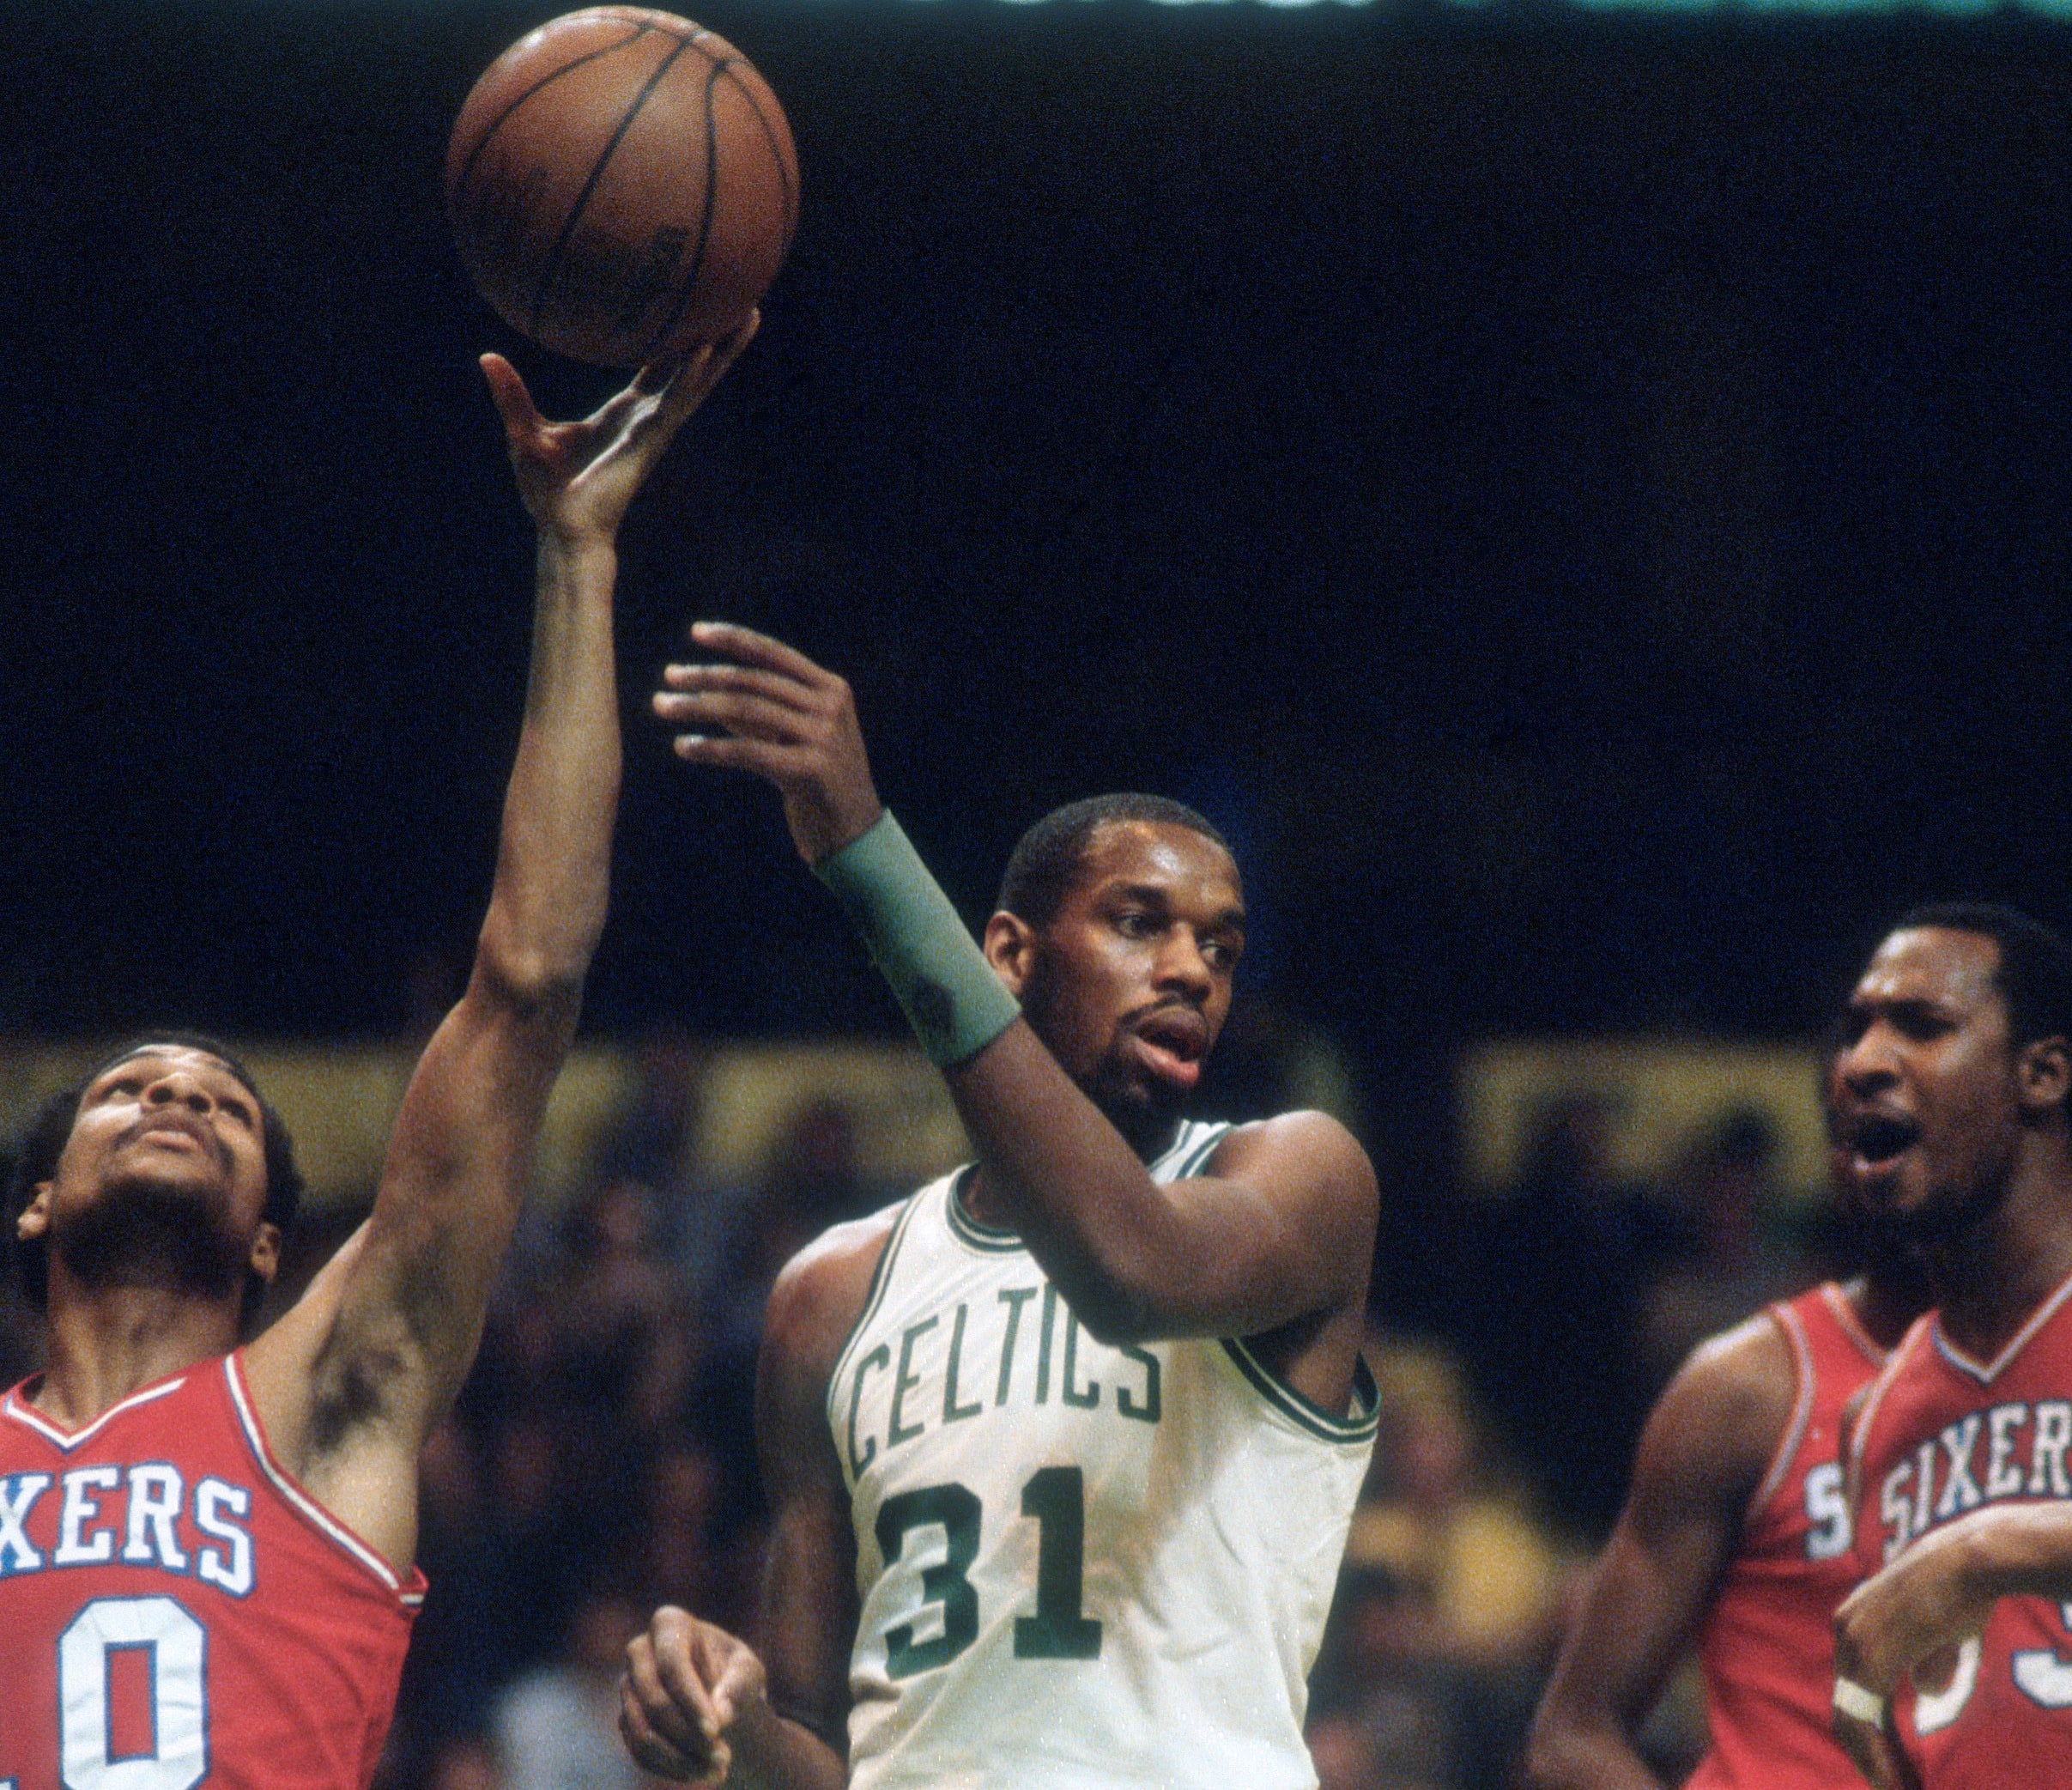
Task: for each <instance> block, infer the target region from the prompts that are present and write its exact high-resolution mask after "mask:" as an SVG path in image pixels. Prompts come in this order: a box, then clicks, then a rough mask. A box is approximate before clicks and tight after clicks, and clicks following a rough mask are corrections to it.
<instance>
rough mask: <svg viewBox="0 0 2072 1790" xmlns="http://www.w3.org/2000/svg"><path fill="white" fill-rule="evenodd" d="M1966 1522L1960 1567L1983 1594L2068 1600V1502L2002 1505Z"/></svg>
mask: <svg viewBox="0 0 2072 1790" xmlns="http://www.w3.org/2000/svg"><path fill="white" fill-rule="evenodd" d="M1969 1523H1970V1525H1971V1527H1970V1532H1968V1533H1967V1534H1966V1536H1965V1537H1964V1538H1963V1547H1964V1556H1965V1565H1964V1569H1963V1570H1964V1573H1965V1575H1966V1577H1967V1578H1968V1579H1969V1580H1970V1581H1972V1586H1973V1587H1975V1588H1976V1590H1977V1592H1978V1594H1979V1595H1980V1596H1981V1597H1984V1598H1990V1599H1997V1598H2015V1597H2031V1598H2048V1599H2051V1600H2052V1601H2053V1602H2056V1603H2067V1602H2072V1507H2069V1506H2067V1505H2065V1504H2063V1503H2058V1502H2051V1503H2038V1504H2007V1505H2001V1506H1998V1507H1996V1508H1988V1509H1985V1510H1982V1511H1979V1512H1978V1514H1977V1515H1976V1516H1974V1517H1972V1518H1971V1519H1970V1520H1969Z"/></svg>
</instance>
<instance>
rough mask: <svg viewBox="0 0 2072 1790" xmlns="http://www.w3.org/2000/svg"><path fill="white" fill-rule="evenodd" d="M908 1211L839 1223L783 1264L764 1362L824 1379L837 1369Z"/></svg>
mask: <svg viewBox="0 0 2072 1790" xmlns="http://www.w3.org/2000/svg"><path fill="white" fill-rule="evenodd" d="M905 1210H906V1206H905V1204H904V1202H902V1203H901V1204H897V1205H892V1206H888V1207H887V1208H886V1209H885V1210H884V1211H882V1212H873V1213H871V1214H870V1215H869V1217H863V1218H856V1219H851V1221H850V1222H849V1223H846V1224H838V1225H836V1226H834V1227H833V1229H830V1230H827V1231H824V1232H822V1233H821V1235H819V1236H817V1237H815V1239H814V1240H813V1241H812V1242H810V1243H809V1244H808V1245H807V1246H806V1247H804V1248H803V1249H802V1250H800V1251H799V1253H797V1255H795V1256H793V1257H792V1258H791V1260H790V1261H788V1262H786V1263H785V1265H784V1267H783V1268H782V1270H780V1271H779V1274H778V1277H777V1282H776V1284H775V1285H773V1286H772V1288H771V1289H770V1304H769V1310H768V1312H767V1314H766V1317H765V1320H764V1324H763V1353H764V1356H765V1358H766V1362H768V1363H770V1364H772V1365H778V1366H781V1367H782V1368H785V1369H786V1370H787V1371H788V1372H790V1373H793V1374H809V1375H811V1374H817V1376H818V1377H819V1378H821V1380H825V1379H826V1378H827V1375H828V1374H831V1373H832V1372H833V1370H834V1363H835V1358H836V1356H839V1355H840V1353H841V1352H842V1345H843V1344H845V1343H846V1342H847V1341H848V1339H849V1333H850V1332H851V1330H853V1329H854V1328H855V1327H856V1321H857V1318H858V1317H859V1316H861V1315H862V1314H863V1303H864V1302H865V1301H866V1300H867V1299H868V1298H869V1296H870V1283H871V1280H872V1278H873V1277H875V1275H876V1273H877V1270H878V1264H879V1262H880V1261H881V1260H882V1259H883V1258H884V1254H885V1246H886V1244H887V1243H888V1241H890V1240H891V1237H892V1233H893V1230H894V1227H895V1226H896V1225H897V1224H898V1223H899V1220H900V1213H901V1212H902V1211H905Z"/></svg>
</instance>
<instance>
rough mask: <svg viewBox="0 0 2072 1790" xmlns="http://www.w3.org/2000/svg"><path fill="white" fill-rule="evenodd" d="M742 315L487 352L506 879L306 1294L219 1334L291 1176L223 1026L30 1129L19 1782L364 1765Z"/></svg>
mask: <svg viewBox="0 0 2072 1790" xmlns="http://www.w3.org/2000/svg"><path fill="white" fill-rule="evenodd" d="M751 327H752V326H751ZM747 334H748V332H747V331H743V332H742V335H741V336H739V337H736V338H734V339H733V340H732V341H730V343H725V344H723V345H721V346H719V347H717V348H708V349H700V351H699V352H698V353H697V354H696V355H694V356H692V357H690V359H688V361H686V362H685V363H683V365H682V367H679V368H678V369H677V370H676V373H675V374H674V377H673V378H672V379H668V380H666V381H663V380H657V379H651V378H648V377H645V376H644V377H643V378H641V379H636V380H635V381H634V382H633V385H630V386H628V387H627V390H626V391H622V392H621V393H620V395H619V396H618V397H615V398H614V399H613V400H611V401H610V402H609V404H606V405H605V406H604V407H603V409H602V410H599V411H597V413H596V415H595V416H592V417H591V418H590V419H589V420H588V421H587V422H580V423H560V424H555V423H549V422H546V421H545V419H543V418H542V416H540V415H539V413H538V412H537V410H535V409H534V407H533V404H532V401H531V398H530V396H529V395H528V394H527V393H526V391H525V388H524V385H523V383H522V382H521V381H520V380H519V379H518V373H517V372H516V370H515V369H514V368H512V367H511V366H510V364H509V363H508V362H506V361H502V360H501V359H500V358H499V357H497V356H494V355H490V356H486V357H485V358H484V363H483V370H484V373H485V374H486V375H487V377H488V380H489V384H490V388H491V391H492V395H493V396H494V399H495V401H496V404H497V406H498V409H499V410H500V412H501V414H502V416H503V421H504V426H505V433H506V438H507V440H508V443H509V446H510V452H511V460H512V467H513V469H514V470H515V472H516V474H517V477H518V487H519V490H520V492H521V494H522V495H523V497H524V501H525V503H526V507H528V508H529V509H530V512H531V513H532V515H533V518H534V520H535V522H536V525H537V532H538V555H537V561H536V565H537V586H536V608H535V625H534V629H533V640H534V652H533V664H532V668H531V681H530V691H529V695H528V699H527V702H526V706H525V715H524V725H523V727H522V729H521V731H520V734H519V744H518V758H517V762H516V764H515V765H514V767H513V768H512V775H511V781H510V785H509V788H508V791H507V793H506V800H505V805H504V824H503V833H502V839H501V844H500V851H499V853H498V859H497V866H496V877H495V883H494V893H493V894H492V895H491V898H490V903H489V912H488V916H487V918H486V919H485V920H484V922H483V925H482V935H481V938H480V941H479V943H478V945H477V948H476V960H475V965H474V970H473V974H471V976H470V979H469V983H468V986H467V990H466V992H464V993H463V995H462V997H461V999H460V1001H459V1003H458V1004H457V1005H456V1006H455V1007H454V1009H453V1010H452V1011H451V1013H449V1014H448V1015H447V1016H446V1017H445V1020H444V1021H443V1022H441V1024H440V1025H439V1028H438V1030H437V1031H436V1032H435V1033H434V1034H433V1037H432V1040H431V1041H430V1042H429V1043H428V1044H427V1046H426V1047H425V1051H424V1054H423V1056H422V1057H421V1059H420V1060H419V1062H418V1064H417V1067H416V1070H415V1072H414V1073H413V1074H412V1076H411V1077H410V1083H409V1088H408V1089H407V1090H406V1091H405V1093H404V1095H403V1107H402V1111H401V1112H400V1113H398V1115H397V1120H396V1128H395V1133H394V1136H393V1138H391V1143H390V1146H389V1150H388V1155H387V1157H386V1160H385V1162H384V1164H383V1167H382V1174H381V1180H380V1184H379V1186H378V1188H377V1189H376V1192H375V1198H374V1205H373V1211H372V1213H371V1214H370V1215H369V1217H368V1218H367V1223H365V1224H363V1225H362V1226H361V1227H360V1229H359V1230H358V1231H357V1232H355V1233H354V1235H353V1236H352V1237H350V1238H349V1239H348V1241H346V1243H345V1244H344V1246H343V1247H342V1248H341V1249H340V1250H339V1251H338V1252H337V1253H336V1255H335V1256H333V1258H332V1259H331V1260H330V1262H329V1263H327V1264H326V1265H324V1268H323V1269H322V1270H321V1271H319V1272H318V1274H317V1275H316V1277H314V1279H313V1280H312V1282H311V1283H310V1285H309V1287H308V1289H306V1291H305V1292H304V1293H303V1295H302V1296H301V1297H300V1299H298V1300H297V1301H296V1302H295V1303H294V1305H293V1306H292V1307H291V1308H289V1309H288V1311H286V1312H285V1313H283V1314H282V1316H281V1317H280V1318H279V1319H278V1320H276V1322H274V1323H273V1324H272V1325H270V1326H269V1327H268V1328H267V1329H266V1330H265V1331H264V1332H262V1333H261V1334H259V1335H258V1336H257V1337H255V1338H252V1339H251V1342H250V1343H249V1344H247V1345H246V1346H245V1347H244V1348H242V1349H239V1348H238V1347H237V1346H236V1345H237V1344H238V1343H239V1339H240V1338H241V1337H242V1336H243V1334H244V1333H245V1327H246V1325H247V1323H248V1322H249V1320H251V1317H252V1315H253V1314H254V1312H255V1311H256V1310H257V1306H258V1303H259V1300H260V1298H261V1296H262V1295H264V1292H265V1290H266V1287H267V1283H269V1281H270V1279H271V1277H272V1276H273V1273H274V1271H275V1268H276V1265H278V1262H279V1260H280V1249H281V1236H282V1229H283V1227H284V1226H285V1225H286V1224H287V1223H288V1221H289V1219H290V1218H291V1217H292V1216H293V1213H294V1204H295V1199H296V1196H297V1193H298V1192H299V1190H300V1178H299V1177H298V1175H297V1174H296V1172H295V1168H294V1150H293V1147H292V1145H291V1144H290V1143H289V1141H288V1135H287V1132H286V1131H285V1130H284V1129H283V1128H282V1125H281V1122H280V1119H279V1115H278V1114H276V1113H274V1111H273V1110H272V1108H271V1107H269V1106H268V1105H267V1104H266V1102H265V1101H264V1100H263V1099H262V1098H261V1097H260V1095H259V1093H258V1090H257V1088H256V1087H255V1085H254V1084H253V1082H252V1079H251V1076H250V1074H249V1073H248V1072H247V1071H245V1069H243V1068H242V1067H241V1066H240V1065H239V1064H238V1062H237V1061H236V1059H234V1058H233V1057H232V1056H231V1055H230V1054H229V1053H228V1052H227V1051H226V1050H224V1049H223V1047H221V1046H220V1045H217V1044H215V1043H212V1042H211V1041H209V1040H207V1039H203V1038H197V1037H193V1036H190V1035H184V1034H183V1035H167V1034H162V1033H161V1034H156V1035H148V1036H147V1037H145V1038H143V1039H142V1040H140V1041H137V1042H136V1043H134V1044H131V1045H130V1046H127V1047H124V1048H123V1049H120V1050H118V1051H117V1052H116V1053H114V1054H113V1055H112V1056H111V1057H110V1058H108V1059H107V1060H106V1061H105V1062H104V1063H102V1064H101V1065H100V1066H99V1067H98V1068H97V1069H95V1070H94V1071H93V1072H92V1073H90V1074H89V1075H88V1077H86V1079H85V1080H84V1081H83V1082H82V1083H80V1084H79V1085H78V1086H77V1087H76V1088H74V1089H68V1090H67V1091H66V1092H64V1094H62V1095H58V1097H57V1098H56V1099H54V1100H53V1101H51V1102H50V1103H49V1104H48V1105H46V1106H45V1109H44V1111H43V1112H42V1113H41V1114H39V1117H38V1118H37V1120H36V1121H35V1122H34V1124H33V1126H31V1128H30V1131H29V1132H28V1135H27V1138H25V1139H24V1141H23V1144H22V1148H21V1152H20V1156H19V1157H18V1159H17V1161H16V1163H15V1176H14V1180H13V1185H12V1186H11V1189H10V1193H11V1199H10V1211H9V1217H10V1219H11V1220H12V1235H11V1238H10V1241H11V1244H12V1247H13V1254H14V1265H15V1270H16V1272H17V1275H18V1277H19V1278H20V1280H21V1284H22V1288H23V1290H24V1291H25V1293H26V1294H27V1296H28V1298H29V1299H30V1301H31V1302H33V1303H34V1304H35V1305H37V1306H39V1307H40V1308H42V1309H43V1312H44V1317H45V1326H44V1341H45V1359H46V1360H47V1362H48V1366H47V1368H46V1369H45V1372H44V1373H43V1374H39V1375H38V1376H36V1377H35V1378H33V1379H32V1380H28V1381H26V1382H25V1383H24V1384H23V1385H22V1386H18V1387H17V1388H15V1391H14V1392H13V1393H9V1395H8V1397H7V1399H6V1401H5V1404H4V1405H0V1511H4V1516H3V1517H0V1637H3V1638H0V1659H4V1661H5V1679H4V1684H5V1690H6V1693H7V1694H6V1696H5V1697H4V1698H0V1785H6V1786H8V1787H9V1790H58V1787H59V1786H60V1785H62V1786H64V1790H192V1787H195V1786H198V1785H202V1784H204V1783H205V1784H207V1785H208V1786H209V1787H211V1790H358V1787H360V1786H364V1785H365V1784H366V1783H367V1781H369V1779H370V1778H371V1776H372V1775H373V1770H374V1766H375V1762H376V1760H377V1758H378V1757H379V1753H380V1750H381V1744H382V1740H383V1737H384V1736H385V1733H386V1732H387V1729H388V1726H389V1721H390V1717H391V1713H392V1711H393V1708H394V1704H395V1698H396V1689H397V1675H398V1673H399V1672H400V1670H401V1666H402V1663H403V1650H404V1647H405V1646H406V1644H407V1642H408V1640H409V1625H410V1617H411V1611H412V1609H413V1607H414V1606H415V1603H416V1602H417V1600H418V1599H419V1598H420V1596H421V1593H422V1589H423V1581H422V1580H421V1577H420V1576H419V1575H418V1574H417V1571H416V1569H415V1567H414V1566H413V1564H412V1562H413V1560H414V1559H415V1550H416V1544H417V1468H418V1453H419V1450H420V1449H421V1447H422V1445H423V1442H424V1440H425V1437H426V1436H427V1435H428V1434H429V1433H430V1431H431V1429H432V1428H433V1425H434V1424H436V1423H438V1422H439V1420H440V1418H441V1417H443V1416H444V1414H445V1411H447V1409H448V1408H449V1407H450V1406H451V1403H452V1400H453V1398H454V1396H455V1394H456V1393H457V1392H458V1390H459V1388H460V1384H461V1381H462V1380H463V1378H464V1377H465V1375H466V1374H467V1371H468V1368H469V1365H470V1362H471V1361H472V1360H473V1358H474V1353H475V1347H476V1339H477V1338H478V1337H479V1336H480V1334H481V1330H482V1313H483V1309H484V1307H485V1305H486V1304H487V1302H488V1295H489V1289H490V1286H491V1284H492V1283H493V1281H494V1277H495V1274H496V1272H497V1270H498V1267H499V1265H500V1262H501V1259H502V1256H503V1253H504V1249H505V1247H506V1244H507V1242H508V1241H509V1239H510V1236H511V1232H512V1227H513V1226H514V1225H515V1224H516V1223H517V1221H518V1212H519V1209H520V1205H521V1203H522V1201H523V1198H524V1193H525V1190H526V1186H527V1183H528V1181H529V1180H530V1174H529V1169H530V1157H531V1148H532V1141H533V1138H534V1137H535V1136H536V1132H537V1130H538V1126H539V1121H540V1116H541V1113H542V1110H543V1109H544V1107H545V1106H546V1102H547V1097H548V1092H549V1090H550V1089H552V1087H553V1085H554V1077H555V1076H556V1074H557V1073H558V1072H559V1070H560V1064H561V1060H562V1058H563V1057H564V1055H565V1054H566V1051H567V1048H568V1045H569V1042H570V1040H571V1039H572V1038H573V1035H574V1030H575V1024H576V1016H577V1013H578V1011H579V1008H580V1005H581V996H582V986H583V978H584V974H585V971H586V969H587V968H588V966H589V962H590V957H591V952H592V950H594V949H595V947H596V944H597V937H598V934H599V932H600V931H601V930H602V928H603V921H604V906H605V894H606V887H605V885H606V880H607V871H608V866H609V862H610V856H611V831H612V820H613V814H614V810H615V805H616V800H617V795H618V780H619V732H618V716H617V698H616V689H615V682H614V675H613V664H612V597H613V590H614V586H615V578H616V565H617V561H616V549H615V538H616V534H617V530H618V525H619V523H620V520H621V518H622V517H623V515H624V513H625V511H626V507H627V504H628V503H630V502H631V501H632V499H633V495H634V493H635V492H636V491H637V490H638V489H639V486H640V484H641V482H643V481H644V480H645V477H646V476H647V475H648V473H649V471H650V470H651V469H652V468H653V467H654V465H655V464H657V461H658V460H659V458H660V457H661V454H662V452H663V449H664V448H665V447H666V446H668V443H669V438H670V437H671V435H673V434H674V433H675V432H676V428H677V427H678V425H680V424H681V423H682V421H683V420H684V418H685V417H687V416H688V415H689V414H690V412H691V410H693V409H694V407H695V405H696V404H697V403H698V401H699V399H700V397H702V396H703V395H704V393H705V392H706V391H709V390H710V389H711V387H712V384H713V382H714V381H715V380H717V379H718V377H719V376H720V374H721V373H723V372H724V370H725V367H726V366H727V363H728V361H730V359H731V358H732V355H733V354H734V353H735V352H736V351H737V350H738V349H739V348H740V347H741V346H742V344H743V343H745V341H746V340H747Z"/></svg>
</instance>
